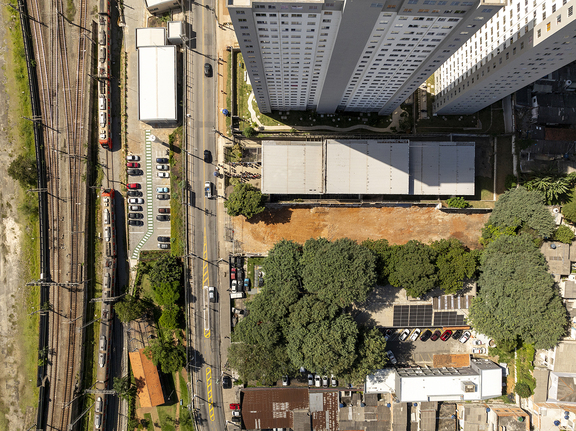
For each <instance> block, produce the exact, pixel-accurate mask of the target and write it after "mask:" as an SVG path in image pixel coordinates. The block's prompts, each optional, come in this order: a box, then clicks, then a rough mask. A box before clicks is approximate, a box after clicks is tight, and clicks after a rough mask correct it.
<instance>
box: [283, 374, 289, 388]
mask: <svg viewBox="0 0 576 431" xmlns="http://www.w3.org/2000/svg"><path fill="white" fill-rule="evenodd" d="M288 385H290V380H289V379H288V376H282V386H288Z"/></svg>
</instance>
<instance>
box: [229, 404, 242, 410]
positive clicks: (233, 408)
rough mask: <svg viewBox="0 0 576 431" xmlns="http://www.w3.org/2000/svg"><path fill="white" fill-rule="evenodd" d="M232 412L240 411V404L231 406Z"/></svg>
mask: <svg viewBox="0 0 576 431" xmlns="http://www.w3.org/2000/svg"><path fill="white" fill-rule="evenodd" d="M230 410H240V404H230Z"/></svg>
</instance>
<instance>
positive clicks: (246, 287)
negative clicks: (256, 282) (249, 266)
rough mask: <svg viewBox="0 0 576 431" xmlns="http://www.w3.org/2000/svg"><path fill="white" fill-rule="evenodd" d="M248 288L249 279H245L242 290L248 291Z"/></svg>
mask: <svg viewBox="0 0 576 431" xmlns="http://www.w3.org/2000/svg"><path fill="white" fill-rule="evenodd" d="M249 287H250V279H249V278H245V279H244V290H246V289H248V288H249Z"/></svg>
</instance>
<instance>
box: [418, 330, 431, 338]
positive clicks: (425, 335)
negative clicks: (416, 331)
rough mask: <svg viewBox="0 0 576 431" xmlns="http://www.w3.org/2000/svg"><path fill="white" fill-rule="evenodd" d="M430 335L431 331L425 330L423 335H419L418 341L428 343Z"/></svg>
mask: <svg viewBox="0 0 576 431" xmlns="http://www.w3.org/2000/svg"><path fill="white" fill-rule="evenodd" d="M431 335H432V331H431V330H430V329H426V330H425V331H424V333H423V334H422V335H420V341H428V339H429V338H430V336H431Z"/></svg>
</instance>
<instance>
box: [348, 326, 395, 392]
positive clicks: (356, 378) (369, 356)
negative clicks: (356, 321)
mask: <svg viewBox="0 0 576 431" xmlns="http://www.w3.org/2000/svg"><path fill="white" fill-rule="evenodd" d="M356 351H357V352H358V356H357V358H356V362H355V363H354V366H353V367H352V371H351V372H350V373H349V374H347V375H344V376H343V377H344V378H345V379H347V380H348V381H349V382H350V383H361V382H364V381H365V379H366V376H367V375H369V374H372V373H373V372H374V371H375V370H379V369H381V368H384V367H385V366H386V365H387V363H388V359H387V357H386V355H384V354H383V352H385V351H386V340H385V339H384V335H382V333H381V332H380V331H379V330H378V329H376V328H366V327H361V328H360V333H359V334H358V342H357V347H356Z"/></svg>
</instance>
